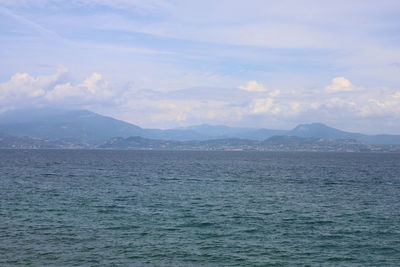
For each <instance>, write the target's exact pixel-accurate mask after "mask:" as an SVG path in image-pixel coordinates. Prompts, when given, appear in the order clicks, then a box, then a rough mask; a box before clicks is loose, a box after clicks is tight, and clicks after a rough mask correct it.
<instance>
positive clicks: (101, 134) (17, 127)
mask: <svg viewBox="0 0 400 267" xmlns="http://www.w3.org/2000/svg"><path fill="white" fill-rule="evenodd" d="M0 131H2V132H4V133H7V134H10V135H16V136H30V137H36V138H50V139H80V140H86V141H89V142H97V141H102V140H107V139H109V138H111V137H113V136H123V137H128V136H134V135H141V134H143V129H142V128H140V127H138V126H136V125H133V124H130V123H127V122H124V121H120V120H116V119H114V118H111V117H106V116H102V115H99V114H96V113H94V112H91V111H88V110H58V109H47V108H46V109H29V110H17V111H9V112H6V113H3V114H1V115H0Z"/></svg>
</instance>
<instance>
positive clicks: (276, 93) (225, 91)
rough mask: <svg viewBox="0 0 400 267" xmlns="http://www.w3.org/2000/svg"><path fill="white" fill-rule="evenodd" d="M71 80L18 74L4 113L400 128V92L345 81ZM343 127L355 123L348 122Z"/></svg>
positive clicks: (168, 122)
mask: <svg viewBox="0 0 400 267" xmlns="http://www.w3.org/2000/svg"><path fill="white" fill-rule="evenodd" d="M69 76H70V73H69V72H68V70H67V68H65V67H62V66H60V67H59V68H58V70H57V71H56V72H55V73H54V74H52V75H40V76H37V77H34V76H32V75H30V74H28V73H16V74H15V75H13V76H12V77H11V78H10V79H9V80H8V81H6V82H4V83H1V84H0V106H1V107H2V110H1V111H6V110H9V109H15V108H22V107H27V106H30V107H35V106H56V107H60V106H62V107H65V108H89V109H92V110H94V111H97V112H100V113H103V114H109V115H113V116H116V117H118V118H120V119H124V120H127V121H130V122H132V123H136V124H138V125H140V126H145V127H164V128H169V127H178V126H188V125H193V124H200V123H211V124H229V125H236V126H254V127H268V128H282V127H283V128H290V127H292V126H293V125H295V124H297V123H300V122H313V121H319V122H325V123H329V124H333V125H335V126H339V127H340V126H342V128H346V129H350V130H356V129H357V127H358V128H359V129H362V130H363V131H368V128H369V127H370V126H371V125H370V123H374V124H376V126H375V125H374V128H376V129H382V130H386V131H388V132H396V131H399V130H400V126H399V125H398V124H397V121H398V118H399V116H400V90H398V89H393V88H363V94H362V95H359V94H358V91H359V90H360V88H361V87H355V86H354V85H352V83H351V82H350V81H349V80H348V79H346V78H344V77H337V78H334V79H333V80H332V83H331V84H329V85H328V86H326V87H325V88H321V89H314V90H313V91H312V93H310V90H303V91H296V90H288V89H285V90H277V89H275V90H264V89H265V87H264V86H263V85H262V84H260V83H258V82H256V81H250V82H248V83H247V87H249V85H250V87H251V86H261V88H262V89H263V90H258V89H257V90H243V89H237V88H223V87H218V88H209V87H203V88H192V89H183V90H177V91H169V92H162V91H156V90H150V89H137V88H134V87H129V86H128V85H124V86H122V87H118V86H115V85H112V84H110V83H109V82H107V81H105V80H104V78H103V77H102V75H101V74H99V73H93V74H91V75H89V76H88V77H86V78H84V79H83V80H82V81H75V82H73V81H68V79H67V78H68V77H69ZM258 88H260V87H258ZM332 93H334V94H332ZM382 118H384V119H382ZM346 121H349V122H350V124H345V123H343V122H346ZM338 122H340V124H339V125H336V124H337V123H338ZM354 122H356V123H354Z"/></svg>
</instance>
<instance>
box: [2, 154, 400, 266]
mask: <svg viewBox="0 0 400 267" xmlns="http://www.w3.org/2000/svg"><path fill="white" fill-rule="evenodd" d="M0 201H1V202H0V266H15V265H20V266H72V265H73V266H81V265H82V266H98V265H105V266H143V265H144V266H288V265H289V266H399V265H400V154H373V153H371V154H358V153H301V152H297V153H276V152H189V151H186V152H184V151H183V152H178V151H172V152H168V151H159V152H157V151H84V150H81V151H69V150H0Z"/></svg>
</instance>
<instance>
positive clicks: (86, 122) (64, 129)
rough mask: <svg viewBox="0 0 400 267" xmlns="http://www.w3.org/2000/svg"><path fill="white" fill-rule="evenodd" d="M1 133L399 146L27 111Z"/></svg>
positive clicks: (310, 127) (396, 141)
mask: <svg viewBox="0 0 400 267" xmlns="http://www.w3.org/2000/svg"><path fill="white" fill-rule="evenodd" d="M0 131H1V132H3V133H6V134H9V135H14V136H20V137H21V136H29V137H33V138H42V139H63V140H65V139H76V140H80V141H83V142H85V143H86V142H87V143H91V144H99V143H102V142H106V141H107V140H109V139H110V138H113V137H123V138H128V137H131V136H140V137H143V138H148V139H160V140H171V141H174V140H175V141H189V140H200V141H204V140H211V139H229V138H239V139H246V140H256V141H263V140H266V139H268V138H270V137H272V136H297V137H303V138H323V139H354V140H357V141H360V142H363V143H366V144H377V145H390V144H392V145H400V135H389V134H382V135H366V134H361V133H352V132H346V131H342V130H339V129H336V128H332V127H329V126H327V125H325V124H323V123H311V124H299V125H297V126H296V127H294V128H293V129H291V130H279V129H267V128H250V127H243V128H242V127H229V126H225V125H209V124H202V125H193V126H188V127H181V128H174V129H167V130H161V129H145V128H141V127H139V126H137V125H134V124H131V123H128V122H125V121H121V120H117V119H115V118H112V117H108V116H103V115H100V114H97V113H95V112H92V111H89V110H61V109H47V108H42V109H26V110H16V111H8V112H5V113H2V114H0Z"/></svg>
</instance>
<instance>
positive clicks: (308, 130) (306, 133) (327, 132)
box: [286, 123, 363, 139]
mask: <svg viewBox="0 0 400 267" xmlns="http://www.w3.org/2000/svg"><path fill="white" fill-rule="evenodd" d="M286 135H289V136H299V137H312V138H334V139H358V138H360V137H361V136H363V135H362V134H359V133H350V132H345V131H341V130H338V129H335V128H332V127H329V126H326V125H325V124H322V123H311V124H300V125H298V126H296V127H295V128H294V129H293V130H291V131H289V132H287V134H286Z"/></svg>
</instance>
